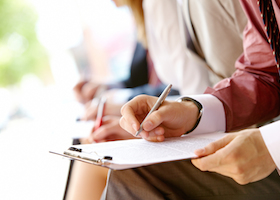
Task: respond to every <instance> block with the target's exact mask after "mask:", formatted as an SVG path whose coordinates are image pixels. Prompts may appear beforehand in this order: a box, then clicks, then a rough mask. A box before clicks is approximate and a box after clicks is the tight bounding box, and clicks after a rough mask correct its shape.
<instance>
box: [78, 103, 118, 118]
mask: <svg viewBox="0 0 280 200" xmlns="http://www.w3.org/2000/svg"><path fill="white" fill-rule="evenodd" d="M121 107H122V104H115V103H110V102H108V101H107V102H106V104H105V108H104V109H105V110H104V115H115V116H120V115H121V113H120V110H121ZM97 111H98V104H96V105H93V104H89V105H87V106H86V110H85V114H84V117H83V118H82V119H83V120H94V119H95V118H96V115H97Z"/></svg>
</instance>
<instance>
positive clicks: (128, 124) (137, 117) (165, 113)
mask: <svg viewBox="0 0 280 200" xmlns="http://www.w3.org/2000/svg"><path fill="white" fill-rule="evenodd" d="M164 94H165V93H163V94H162V95H164ZM163 97H164V96H163ZM159 99H160V100H159ZM161 100H162V99H161V98H157V97H153V96H147V95H140V96H137V97H135V98H134V99H132V100H131V101H129V102H128V103H126V104H125V105H124V106H123V107H122V109H121V114H122V118H121V120H120V125H121V127H122V128H123V129H125V130H126V131H128V132H129V133H130V134H132V135H136V132H137V131H139V129H140V131H141V130H142V129H143V130H142V131H141V132H140V133H139V135H141V136H142V138H144V139H146V140H149V141H155V142H161V141H163V140H164V138H165V137H178V136H181V135H183V134H184V133H186V132H187V131H189V130H191V129H192V127H193V126H194V124H195V123H196V121H197V116H198V113H199V112H198V108H197V106H196V105H195V104H194V103H193V102H191V101H189V102H177V101H161ZM157 101H158V102H162V103H161V104H160V103H159V105H160V107H159V108H158V109H152V108H153V106H154V105H155V104H156V102H157ZM157 105H158V104H157ZM151 110H152V111H151ZM146 116H147V117H146ZM140 123H142V125H140ZM141 127H142V129H141Z"/></svg>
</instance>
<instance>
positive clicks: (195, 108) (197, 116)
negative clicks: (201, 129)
mask: <svg viewBox="0 0 280 200" xmlns="http://www.w3.org/2000/svg"><path fill="white" fill-rule="evenodd" d="M177 101H178V102H181V103H187V104H188V105H192V106H190V108H191V113H192V114H193V117H191V118H189V124H191V127H192V128H188V129H187V131H186V133H185V134H188V133H190V132H192V131H193V130H194V129H195V128H196V127H197V126H198V124H199V122H200V120H201V117H202V114H203V106H202V105H201V103H199V102H198V101H196V100H195V99H192V98H189V97H182V98H180V99H178V100H177Z"/></svg>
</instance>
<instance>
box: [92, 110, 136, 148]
mask: <svg viewBox="0 0 280 200" xmlns="http://www.w3.org/2000/svg"><path fill="white" fill-rule="evenodd" d="M119 120H120V117H119V116H109V115H108V116H105V117H104V118H103V121H102V126H100V127H99V128H98V129H97V130H96V131H94V132H92V133H91V134H90V136H89V137H88V138H87V140H88V141H89V142H90V143H92V142H108V141H113V140H124V139H135V137H134V136H132V135H131V134H129V133H128V132H126V131H125V130H124V129H122V128H121V127H120V125H119Z"/></svg>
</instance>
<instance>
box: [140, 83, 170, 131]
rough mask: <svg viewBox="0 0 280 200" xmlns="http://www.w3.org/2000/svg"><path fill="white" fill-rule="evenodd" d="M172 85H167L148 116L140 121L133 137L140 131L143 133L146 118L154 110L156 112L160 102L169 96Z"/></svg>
mask: <svg viewBox="0 0 280 200" xmlns="http://www.w3.org/2000/svg"><path fill="white" fill-rule="evenodd" d="M171 87H172V84H169V85H168V86H167V87H166V88H165V89H164V91H163V92H162V93H161V95H160V97H159V98H158V100H157V102H156V103H155V105H154V106H153V107H152V109H151V110H150V112H149V113H148V115H147V116H146V117H145V119H144V120H143V121H142V123H141V125H140V128H139V130H138V131H137V132H136V134H135V136H138V135H139V134H140V133H141V131H143V122H144V121H145V120H146V118H147V117H148V116H149V115H150V114H151V113H152V112H154V111H155V110H157V109H158V108H159V107H160V105H161V104H162V102H163V101H164V100H165V98H166V97H167V95H168V94H169V92H170V90H171Z"/></svg>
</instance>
